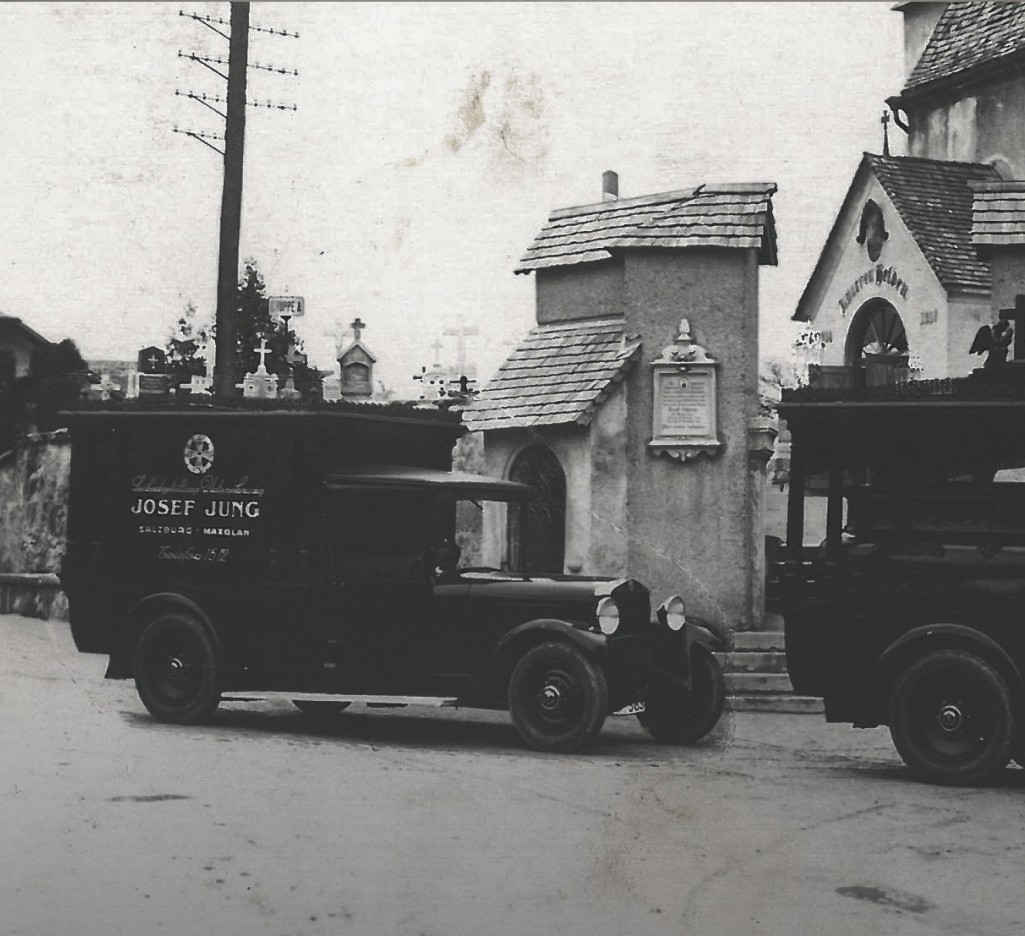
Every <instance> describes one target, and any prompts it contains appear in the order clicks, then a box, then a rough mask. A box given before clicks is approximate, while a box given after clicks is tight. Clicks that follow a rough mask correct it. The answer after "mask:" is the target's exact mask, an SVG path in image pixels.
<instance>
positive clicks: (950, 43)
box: [904, 0, 1025, 92]
mask: <svg viewBox="0 0 1025 936" xmlns="http://www.w3.org/2000/svg"><path fill="white" fill-rule="evenodd" d="M1023 50H1025V3H1004V2H998V3H992V2H977V0H972V2H968V3H963V2H962V3H948V4H947V6H946V9H944V11H943V12H942V13H941V14H940V18H939V19H938V20H937V22H936V26H935V28H934V29H933V31H932V35H931V36H930V37H929V41H928V42H927V43H926V46H925V49H924V50H923V51H922V54H921V56H920V57H919V59H918V62H917V63H916V64H915V67H914V68H913V69H912V70H911V74H910V75H909V76H908V79H907V82H906V84H905V87H904V91H905V92H908V91H918V90H919V89H923V88H924V87H925V86H926V85H932V84H933V83H934V82H943V81H945V80H947V79H951V78H954V77H955V76H958V75H963V74H964V73H965V72H968V71H970V70H972V69H977V68H981V67H982V66H988V68H990V69H992V68H998V69H999V68H1000V67H1002V66H1004V65H1007V64H1009V60H1010V58H1011V57H1012V56H1014V55H1016V54H1017V53H1019V52H1021V51H1023Z"/></svg>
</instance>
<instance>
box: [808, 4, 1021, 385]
mask: <svg viewBox="0 0 1025 936" xmlns="http://www.w3.org/2000/svg"><path fill="white" fill-rule="evenodd" d="M896 9H897V10H899V11H900V12H901V13H902V14H903V16H904V60H905V81H904V88H903V90H902V91H901V92H900V94H898V95H895V96H893V97H891V98H889V99H888V101H887V103H888V105H889V106H890V109H891V111H892V113H893V119H894V121H895V122H896V124H897V125H898V126H899V127H900V128H901V129H903V130H904V131H905V132H906V133H907V137H908V139H907V152H908V155H907V156H892V155H890V154H889V153H888V152H887V151H886V150H887V149H888V147H884V152H883V153H882V154H871V153H865V154H864V155H863V157H862V160H861V163H860V165H859V167H858V169H857V171H856V172H855V175H854V179H853V181H852V183H851V185H850V188H849V189H848V192H847V195H846V197H845V199H844V201H843V204H842V206H841V208H840V211H839V213H838V215H837V218H836V221H835V223H834V225H833V228H832V230H831V232H830V234H829V236H828V238H827V240H826V244H825V246H824V248H823V250H822V254H821V256H820V257H819V260H818V263H817V264H816V266H815V268H814V271H813V273H812V275H811V278H810V279H809V281H808V283H807V286H806V288H805V290H804V293H803V294H802V296H801V298H800V300H799V302H798V305H797V309H796V312H795V314H794V316H793V318H794V319H795V320H796V321H799V322H803V323H806V325H805V333H804V343H805V344H806V345H807V344H809V343H810V344H812V345H817V353H816V354H815V358H816V360H814V362H813V364H812V366H811V367H810V372H809V379H810V380H811V381H812V382H819V383H821V384H823V385H830V384H832V385H840V386H845V385H854V386H859V385H873V384H885V383H893V382H902V381H903V380H906V379H907V378H908V377H909V376H912V377H915V378H920V379H925V378H936V377H957V376H963V375H965V374H967V373H969V372H970V371H971V370H972V369H973V368H975V367H978V366H980V365H981V364H982V358H981V357H979V356H974V355H972V354H970V353H969V350H970V349H971V347H972V346H973V343H974V339H975V337H976V335H977V334H978V332H979V329H980V328H981V327H982V326H984V325H989V324H992V323H994V322H996V320H997V319H998V317H999V316H1000V312H1001V310H1013V307H1014V306H1015V298H1016V295H1018V294H1022V293H1025V275H1023V271H1025V262H1023V260H1025V3H991V2H967V3H903V4H899V5H898V6H897V7H896ZM1020 330H1022V332H1023V337H1025V312H1023V321H1022V324H1021V326H1020Z"/></svg>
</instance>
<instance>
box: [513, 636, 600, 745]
mask: <svg viewBox="0 0 1025 936" xmlns="http://www.w3.org/2000/svg"><path fill="white" fill-rule="evenodd" d="M608 713H609V689H608V685H607V683H606V681H605V674H604V673H603V672H602V670H601V669H600V667H598V666H597V665H595V664H594V663H593V662H592V661H591V660H590V659H589V658H588V657H587V656H585V655H584V654H583V653H582V652H581V651H580V650H578V649H577V648H576V647H572V646H570V645H569V644H566V643H557V642H553V643H543V644H538V645H537V646H536V647H531V649H529V650H528V651H527V652H526V653H524V654H523V656H522V657H521V658H520V661H519V662H518V663H517V664H516V667H515V668H514V669H513V672H512V677H511V678H510V679H509V714H510V715H512V720H513V724H515V725H516V729H517V730H518V731H519V733H520V735H521V736H522V737H523V740H524V741H526V742H527V743H528V744H529V745H530V746H531V747H534V748H537V750H539V751H553V752H566V751H575V750H576V749H577V748H580V747H582V746H583V745H585V744H586V743H587V742H588V741H590V740H591V739H592V738H593V737H594V736H595V735H596V734H598V732H599V731H601V726H602V725H603V724H604V723H605V716H606V715H608Z"/></svg>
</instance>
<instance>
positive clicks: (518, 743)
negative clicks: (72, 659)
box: [122, 703, 729, 762]
mask: <svg viewBox="0 0 1025 936" xmlns="http://www.w3.org/2000/svg"><path fill="white" fill-rule="evenodd" d="M122 715H123V717H124V719H125V721H126V722H127V723H128V724H129V725H130V726H132V727H137V728H139V729H145V730H158V731H176V732H180V731H189V732H202V733H203V734H204V735H211V734H213V735H222V736H223V740H224V741H231V740H236V739H239V738H242V737H245V736H247V735H248V736H256V735H259V736H266V737H271V736H278V737H281V738H287V739H288V740H290V741H292V742H295V741H296V740H297V739H301V740H304V741H307V742H309V743H311V744H316V745H320V744H324V743H336V742H337V743H339V744H345V745H359V746H362V747H373V748H376V747H378V746H380V747H396V748H416V749H424V750H426V749H430V750H433V751H437V752H451V753H455V752H460V753H467V752H470V753H474V752H479V753H488V754H498V755H510V756H523V755H529V756H536V757H549V756H552V755H549V754H545V753H543V752H539V751H535V750H534V749H533V748H531V747H529V746H528V745H527V743H526V742H525V741H523V740H522V739H521V738H520V736H519V734H518V732H517V731H516V728H515V727H514V726H513V724H512V722H511V721H510V720H509V715H508V714H507V713H505V712H493V711H482V710H479V709H473V710H468V709H462V710H454V709H450V710H445V711H443V712H439V711H438V710H437V709H426V710H416V709H403V710H379V711H373V710H371V711H368V710H365V709H362V708H360V709H355V708H353V709H349V710H346V711H344V712H339V713H333V714H317V715H312V714H309V713H303V712H299V711H297V710H295V709H293V708H291V706H289V705H288V704H287V703H285V704H283V705H281V706H280V707H279V706H274V707H270V706H267V707H261V708H258V709H257V708H242V707H237V708H236V707H225V706H222V707H221V708H219V709H218V710H217V711H216V712H215V713H214V715H213V717H212V718H211V720H210V721H209V722H208V723H206V724H204V725H192V726H178V725H165V724H161V723H160V722H157V721H155V720H154V719H153V718H152V717H151V716H149V715H148V714H146V713H145V712H131V711H122ZM724 721H725V719H724ZM728 734H729V729H728V726H726V725H720V726H719V727H717V728H716V729H715V730H713V732H712V733H711V734H710V735H709V736H708V737H707V738H704V739H702V741H700V742H698V743H697V744H693V745H687V746H670V745H662V744H659V743H657V742H656V741H655V740H654V739H652V738H651V737H650V736H649V735H648V734H647V732H645V731H644V729H643V728H642V727H641V726H640V725H639V724H638V723H637V722H636V720H635V719H634V718H632V717H630V718H626V717H617V718H609V719H608V720H607V721H606V723H605V727H604V728H603V729H602V731H601V733H600V734H599V735H598V737H597V738H596V739H594V741H592V742H591V743H590V744H588V745H587V746H586V747H584V748H583V749H581V750H580V751H579V752H574V753H577V754H579V755H581V756H586V757H588V758H591V759H594V758H607V759H610V760H614V761H622V760H629V761H633V760H643V761H652V762H655V761H658V762H671V761H678V760H681V759H683V760H687V759H692V758H694V757H695V756H702V757H707V756H709V755H715V754H717V753H719V752H720V751H721V750H722V748H723V746H724V745H725V744H726V743H728V742H727V738H726V736H727V735H728ZM218 740H220V739H218ZM558 756H565V755H558Z"/></svg>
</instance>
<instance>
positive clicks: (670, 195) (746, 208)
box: [516, 182, 776, 273]
mask: <svg viewBox="0 0 1025 936" xmlns="http://www.w3.org/2000/svg"><path fill="white" fill-rule="evenodd" d="M775 191H776V186H775V184H773V183H771V182H757V183H750V184H737V185H699V186H698V187H697V188H693V189H684V190H681V191H675V192H663V193H661V194H659V195H646V196H644V197H641V198H622V199H617V200H614V201H606V202H599V203H598V204H594V205H582V206H580V207H576V208H561V209H558V210H556V211H553V212H552V213H551V215H550V216H549V218H548V223H547V224H546V225H545V226H544V227H543V228H542V229H541V233H540V234H538V236H537V237H536V238H535V240H534V243H533V244H531V245H530V248H529V249H528V250H527V252H526V253H525V254H524V255H523V259H522V260H521V261H520V265H519V266H518V267H517V268H516V272H517V273H529V272H530V271H531V270H538V269H542V268H544V267H553V266H567V265H570V264H576V263H591V262H593V261H596V260H607V259H608V258H609V257H611V256H612V251H613V250H617V249H622V248H628V247H740V248H755V249H756V250H758V251H759V261H760V262H761V263H768V264H775V262H776V230H775V225H774V223H773V217H772V195H773V193H774V192H775Z"/></svg>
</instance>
